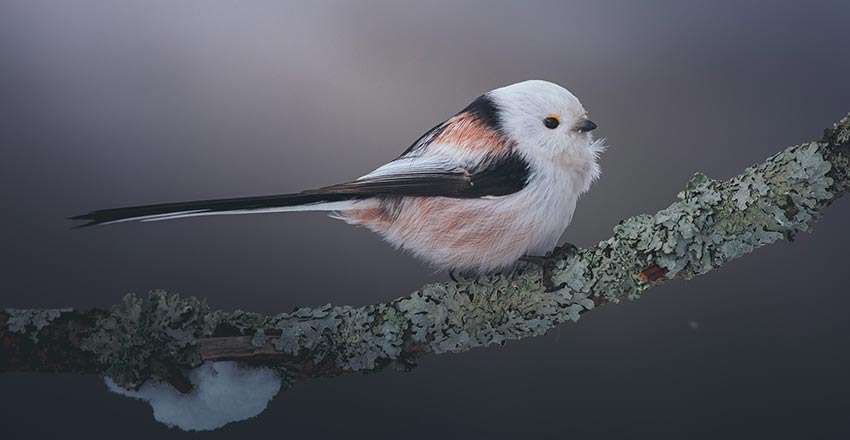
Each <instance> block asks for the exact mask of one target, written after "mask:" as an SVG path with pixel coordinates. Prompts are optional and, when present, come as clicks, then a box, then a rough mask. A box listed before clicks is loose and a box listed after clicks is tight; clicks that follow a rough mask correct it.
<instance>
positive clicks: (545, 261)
mask: <svg viewBox="0 0 850 440" xmlns="http://www.w3.org/2000/svg"><path fill="white" fill-rule="evenodd" d="M577 251H578V247H577V246H576V245H574V244H572V243H564V244H562V245H561V246H558V247H556V248H555V249H554V250H552V252H549V253H548V254H546V256H543V257H541V256H536V255H524V256H522V257H520V260H521V261H525V262H527V263H531V264H536V265H538V266H540V268H541V269H543V287H545V288H546V290H545V291H546V292H554V291H556V290H561V289H563V288H564V287H565V286H566V285H567V283H560V284H558V285H555V282H554V281H552V276H553V275H554V272H555V262H556V261H558V260H559V259H561V258H566V257H569V256H570V255H575V253H576V252H577Z"/></svg>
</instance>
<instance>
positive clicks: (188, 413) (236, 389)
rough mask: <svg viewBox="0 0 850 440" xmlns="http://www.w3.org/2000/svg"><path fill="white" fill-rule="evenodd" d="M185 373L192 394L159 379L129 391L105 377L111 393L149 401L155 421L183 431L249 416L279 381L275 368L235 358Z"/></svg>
mask: <svg viewBox="0 0 850 440" xmlns="http://www.w3.org/2000/svg"><path fill="white" fill-rule="evenodd" d="M188 376H189V380H190V381H191V382H192V384H193V385H194V390H193V391H192V393H191V394H183V393H181V392H179V391H177V390H176V389H174V388H173V387H172V386H171V385H169V384H166V383H162V382H152V381H148V382H145V383H144V385H142V387H141V388H140V389H139V391H131V390H126V389H124V388H121V387H119V386H118V385H116V384H115V382H113V381H112V379H111V378H109V377H105V378H104V381H105V382H106V386H107V387H108V388H109V391H112V392H113V393H117V394H121V395H122V396H127V397H132V398H134V399H140V400H144V401H146V402H148V403H149V404H150V406H151V408H153V417H154V419H156V420H157V421H158V422H160V423H164V424H166V425H168V426H169V427H175V426H176V427H178V428H180V429H182V430H184V431H208V430H213V429H217V428H220V427H222V426H224V425H226V424H228V423H230V422H237V421H240V420H246V419H250V418H251V417H254V416H256V415H257V414H259V413H261V412H263V410H265V409H266V406H267V405H268V403H269V401H270V400H271V399H272V398H273V397H274V396H275V395H276V394H277V393H278V391H280V384H281V381H280V377H279V376H278V374H277V373H276V372H275V370H273V369H271V368H265V367H259V368H257V367H247V366H243V365H240V364H239V363H238V362H206V363H204V364H202V365H201V366H199V367H197V368H195V369H193V370H191V371H190V372H189V374H188Z"/></svg>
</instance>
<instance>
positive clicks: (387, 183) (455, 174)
mask: <svg viewBox="0 0 850 440" xmlns="http://www.w3.org/2000/svg"><path fill="white" fill-rule="evenodd" d="M528 174H529V167H528V163H527V162H526V161H525V160H523V159H522V158H521V157H519V156H518V155H515V154H509V155H503V156H499V157H495V158H486V159H485V160H483V161H482V162H480V163H477V164H475V165H473V166H468V165H462V164H460V163H459V162H458V161H456V160H454V159H452V158H448V157H440V156H419V157H402V158H400V159H396V160H394V161H392V162H390V163H388V164H386V165H384V166H382V167H380V168H378V169H376V170H375V171H373V172H371V173H369V174H367V175H365V176H363V177H361V178H359V179H357V180H355V181H352V182H348V183H343V184H340V185H334V186H330V187H327V188H321V189H319V190H317V191H332V192H333V193H335V194H362V195H368V196H377V195H402V196H414V197H415V196H440V197H452V198H476V197H483V196H503V195H507V194H511V193H514V192H517V191H519V190H521V189H522V188H523V187H525V185H526V181H527V179H528Z"/></svg>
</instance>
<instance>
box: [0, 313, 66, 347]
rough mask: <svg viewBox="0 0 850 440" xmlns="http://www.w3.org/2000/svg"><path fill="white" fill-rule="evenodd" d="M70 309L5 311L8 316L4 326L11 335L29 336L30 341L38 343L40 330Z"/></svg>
mask: <svg viewBox="0 0 850 440" xmlns="http://www.w3.org/2000/svg"><path fill="white" fill-rule="evenodd" d="M71 310H73V309H71V308H65V309H11V308H10V309H5V310H4V312H6V314H7V315H9V318H8V320H7V321H6V326H7V328H8V329H9V331H10V332H12V333H21V334H24V335H29V338H30V340H32V341H33V342H35V343H38V333H39V332H40V331H41V329H43V328H45V327H47V326H48V325H50V323H51V322H52V321H53V320H54V319H56V318H58V317H59V316H60V315H62V313H66V312H70V311H71Z"/></svg>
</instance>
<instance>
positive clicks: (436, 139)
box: [70, 80, 606, 274]
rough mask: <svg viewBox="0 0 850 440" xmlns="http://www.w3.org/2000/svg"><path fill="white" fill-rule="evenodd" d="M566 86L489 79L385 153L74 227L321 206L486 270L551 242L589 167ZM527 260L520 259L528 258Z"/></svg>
mask: <svg viewBox="0 0 850 440" xmlns="http://www.w3.org/2000/svg"><path fill="white" fill-rule="evenodd" d="M595 128H597V125H596V124H595V123H594V122H593V121H591V120H590V119H588V115H587V111H586V110H585V108H584V107H583V106H582V104H581V102H580V101H579V100H578V98H576V96H575V95H573V94H572V93H571V92H570V91H568V90H567V89H565V88H564V87H561V86H560V85H557V84H555V83H552V82H548V81H543V80H528V81H523V82H518V83H515V84H511V85H508V86H504V87H501V88H497V89H494V90H491V91H489V92H486V93H484V94H483V95H481V96H479V97H478V98H476V99H474V100H473V101H472V102H471V103H470V104H469V105H468V106H466V107H465V108H464V109H463V110H461V111H460V112H458V113H456V114H454V115H453V116H452V117H450V118H449V119H447V120H445V121H443V122H441V123H439V124H437V125H436V126H435V127H433V128H431V129H430V130H428V131H427V132H426V133H425V134H423V135H422V136H421V137H419V139H417V140H416V141H415V142H414V143H413V144H412V145H410V147H408V148H407V149H406V150H405V151H404V152H403V153H402V154H401V155H400V156H398V157H397V158H396V159H394V160H392V161H390V162H388V163H386V164H384V165H382V166H380V167H378V168H377V169H375V170H374V171H372V172H370V173H368V174H366V175H364V176H362V177H360V178H357V179H355V180H352V181H348V182H345V183H340V184H336V185H330V186H325V187H321V188H318V189H310V190H306V191H301V192H298V193H289V194H277V195H264V196H254V197H242V198H225V199H211V200H199V201H189V202H177V203H163V204H153V205H143V206H132V207H125V208H115V209H103V210H97V211H92V212H89V213H86V214H82V215H78V216H74V217H70V219H71V220H86V221H88V223H86V224H83V225H80V226H78V227H86V226H94V225H105V224H112V223H121V222H127V221H142V222H149V221H161V220H173V219H182V218H189V217H199V216H214V215H230V214H261V213H277V212H294V211H325V212H328V213H329V214H330V216H331V217H333V218H337V219H341V220H344V221H346V222H347V223H349V224H352V225H359V226H363V227H366V228H368V229H370V230H372V231H374V232H376V233H378V234H379V235H380V236H382V237H383V238H384V239H385V240H386V241H387V242H389V243H390V244H391V245H393V246H394V247H396V248H400V249H402V250H404V251H406V252H409V253H410V254H412V255H413V256H415V257H417V258H419V259H421V260H424V261H425V262H427V263H430V264H431V265H432V266H433V267H435V268H437V269H446V270H449V271H452V272H460V273H477V274H484V273H492V272H495V271H499V270H504V269H507V268H510V267H511V266H513V265H515V264H517V262H518V261H519V260H521V259H523V258H531V259H533V258H540V256H545V255H547V254H549V253H550V252H552V251H553V249H555V247H556V245H557V243H558V240H559V239H560V237H561V235H562V234H563V232H564V231H565V230H566V228H567V226H568V225H569V224H570V221H571V220H572V218H573V213H574V212H575V208H576V202H577V201H578V198H579V196H580V195H582V194H583V193H585V192H586V191H588V189H589V188H590V185H591V183H592V182H593V181H595V180H596V179H597V178H599V176H600V167H599V163H598V162H599V158H600V154H601V153H602V152H603V151H604V150H605V148H606V146H605V143H604V139H594V137H593V135H592V133H591V132H592V131H593V130H594V129H595ZM528 261H532V260H528Z"/></svg>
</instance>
